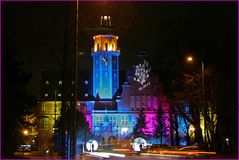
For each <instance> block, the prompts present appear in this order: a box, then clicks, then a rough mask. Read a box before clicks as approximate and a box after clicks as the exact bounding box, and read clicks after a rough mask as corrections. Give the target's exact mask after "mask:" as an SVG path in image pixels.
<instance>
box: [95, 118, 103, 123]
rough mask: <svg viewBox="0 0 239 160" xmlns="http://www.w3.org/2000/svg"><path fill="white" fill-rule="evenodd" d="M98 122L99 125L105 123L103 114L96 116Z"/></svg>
mask: <svg viewBox="0 0 239 160" xmlns="http://www.w3.org/2000/svg"><path fill="white" fill-rule="evenodd" d="M96 124H97V125H101V124H103V116H97V117H96Z"/></svg>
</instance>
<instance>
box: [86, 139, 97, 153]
mask: <svg viewBox="0 0 239 160" xmlns="http://www.w3.org/2000/svg"><path fill="white" fill-rule="evenodd" d="M98 146H99V145H98V142H97V141H96V140H92V139H91V140H89V141H88V142H87V143H86V149H87V150H88V151H95V150H97V149H98Z"/></svg>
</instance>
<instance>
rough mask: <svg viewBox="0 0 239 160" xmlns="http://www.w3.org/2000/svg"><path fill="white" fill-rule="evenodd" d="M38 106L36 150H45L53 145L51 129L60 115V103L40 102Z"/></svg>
mask: <svg viewBox="0 0 239 160" xmlns="http://www.w3.org/2000/svg"><path fill="white" fill-rule="evenodd" d="M38 105H39V106H38V136H37V137H38V150H47V149H50V148H51V147H53V145H54V144H53V140H52V138H53V133H54V129H53V128H54V123H55V120H57V119H58V118H59V116H60V113H61V101H41V102H39V104H38Z"/></svg>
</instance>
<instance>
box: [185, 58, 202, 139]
mask: <svg viewBox="0 0 239 160" xmlns="http://www.w3.org/2000/svg"><path fill="white" fill-rule="evenodd" d="M186 60H187V62H189V63H192V62H193V57H192V56H188V57H187V58H186ZM201 74H202V75H201V76H202V108H203V109H204V114H205V113H206V108H205V105H204V103H205V84H204V82H205V69H204V62H203V61H202V63H201ZM205 118H206V116H205V117H204V123H205ZM205 124H206V123H205ZM205 127H206V126H205V125H204V132H205V135H206V131H205ZM205 139H206V137H205Z"/></svg>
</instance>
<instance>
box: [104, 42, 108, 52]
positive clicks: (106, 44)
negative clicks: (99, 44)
mask: <svg viewBox="0 0 239 160" xmlns="http://www.w3.org/2000/svg"><path fill="white" fill-rule="evenodd" d="M105 50H106V51H108V43H105Z"/></svg>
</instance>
